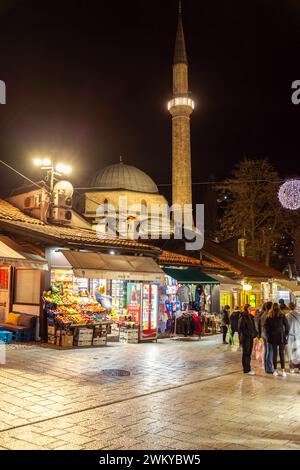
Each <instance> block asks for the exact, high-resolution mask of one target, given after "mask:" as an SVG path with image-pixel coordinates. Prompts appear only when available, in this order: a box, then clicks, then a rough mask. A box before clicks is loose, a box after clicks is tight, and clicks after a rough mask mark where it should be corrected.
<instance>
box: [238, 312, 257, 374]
mask: <svg viewBox="0 0 300 470" xmlns="http://www.w3.org/2000/svg"><path fill="white" fill-rule="evenodd" d="M249 307H250V305H249V304H246V305H245V307H244V312H243V313H242V315H241V318H240V320H239V334H240V342H241V343H242V347H243V357H242V364H243V370H244V374H248V375H255V372H254V370H251V354H252V349H253V340H254V338H256V336H257V331H256V328H255V324H254V318H253V316H252V315H251V313H250V312H249Z"/></svg>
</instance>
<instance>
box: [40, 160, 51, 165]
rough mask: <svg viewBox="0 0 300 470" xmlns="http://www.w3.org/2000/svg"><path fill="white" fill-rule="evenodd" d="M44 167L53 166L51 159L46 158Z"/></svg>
mask: <svg viewBox="0 0 300 470" xmlns="http://www.w3.org/2000/svg"><path fill="white" fill-rule="evenodd" d="M42 165H43V166H50V165H51V160H50V159H49V158H44V159H43V161H42Z"/></svg>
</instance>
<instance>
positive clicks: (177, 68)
mask: <svg viewBox="0 0 300 470" xmlns="http://www.w3.org/2000/svg"><path fill="white" fill-rule="evenodd" d="M193 109H194V102H193V100H192V99H191V98H190V97H189V86H188V60H187V53H186V47H185V39H184V32H183V25H182V16H181V1H180V2H179V18H178V27H177V36H176V43H175V52H174V62H173V99H172V100H171V101H169V103H168V110H169V111H170V113H171V115H172V204H180V205H181V206H183V205H185V204H192V169H191V139H190V115H191V114H192V112H193Z"/></svg>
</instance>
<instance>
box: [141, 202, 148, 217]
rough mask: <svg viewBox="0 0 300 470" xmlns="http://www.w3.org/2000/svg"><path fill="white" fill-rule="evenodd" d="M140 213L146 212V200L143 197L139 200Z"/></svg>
mask: <svg viewBox="0 0 300 470" xmlns="http://www.w3.org/2000/svg"><path fill="white" fill-rule="evenodd" d="M141 214H142V215H146V214H147V202H146V201H145V200H144V199H143V200H142V201H141Z"/></svg>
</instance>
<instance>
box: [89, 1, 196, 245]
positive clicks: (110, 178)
mask: <svg viewBox="0 0 300 470" xmlns="http://www.w3.org/2000/svg"><path fill="white" fill-rule="evenodd" d="M193 109H194V102H193V100H192V99H191V98H190V95H189V87H188V60H187V52H186V45H185V38H184V31H183V24H182V14H181V2H179V18H178V26H177V35H176V42H175V51H174V61H173V97H172V99H171V100H170V101H169V103H168V110H169V112H170V114H171V116H172V204H180V205H185V204H192V175H191V145H190V115H191V113H192V112H193ZM122 196H126V198H127V205H128V207H129V206H134V208H135V211H134V213H132V214H129V215H128V217H127V220H126V221H124V220H122V222H123V224H122V230H120V231H121V232H124V227H126V229H125V230H127V236H128V238H132V237H133V235H132V234H133V233H134V230H140V231H141V232H142V231H143V226H144V225H145V224H146V225H147V223H148V218H149V215H148V210H150V209H149V208H150V206H151V205H153V204H157V205H161V204H167V201H166V199H165V197H164V196H163V195H161V194H160V193H159V190H158V187H157V185H156V184H155V182H154V181H153V180H152V179H151V178H150V176H148V175H147V174H146V173H144V172H143V171H142V170H140V169H139V168H136V167H134V166H131V165H127V164H126V163H124V162H123V161H122V159H120V162H119V163H116V164H113V165H109V166H107V167H105V168H103V169H101V170H100V171H99V172H98V173H97V174H96V175H95V176H94V177H93V179H92V181H91V187H90V189H89V190H87V191H86V192H85V194H84V197H85V207H84V216H85V218H86V219H87V220H89V222H90V223H91V224H92V226H93V228H95V229H96V228H97V230H99V231H101V232H106V233H108V234H109V229H108V227H107V224H106V222H105V221H107V220H108V219H109V217H110V215H112V217H115V215H114V213H113V212H114V210H113V208H115V209H116V217H115V218H116V220H117V229H118V227H119V226H121V224H120V221H121V219H122V215H121V213H122V211H121V210H120V208H119V200H120V199H119V198H120V197H122ZM154 219H156V224H157V231H158V232H159V233H162V231H163V230H164V217H163V215H162V214H161V213H160V212H157V213H156V214H155V217H154ZM151 221H152V222H151V224H152V225H153V214H152V219H151ZM167 226H168V225H167ZM137 227H138V228H137ZM152 229H153V226H152Z"/></svg>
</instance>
